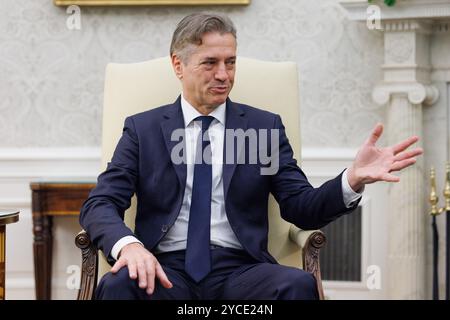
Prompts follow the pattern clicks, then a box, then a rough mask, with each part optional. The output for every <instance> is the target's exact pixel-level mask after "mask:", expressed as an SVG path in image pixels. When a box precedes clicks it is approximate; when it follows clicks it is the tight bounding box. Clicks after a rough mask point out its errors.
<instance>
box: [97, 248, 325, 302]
mask: <svg viewBox="0 0 450 320" xmlns="http://www.w3.org/2000/svg"><path fill="white" fill-rule="evenodd" d="M184 256H185V250H180V251H173V252H165V253H161V254H157V255H156V258H157V259H158V261H159V263H160V264H161V266H162V268H163V270H164V272H165V273H166V275H167V277H168V278H169V280H170V281H171V282H172V284H173V287H172V288H170V289H166V288H164V287H163V286H162V285H161V283H160V282H159V280H158V279H155V289H154V292H153V294H151V295H148V294H147V293H146V291H145V289H141V288H139V286H138V283H137V280H133V279H130V277H129V275H128V268H127V267H124V268H122V269H120V271H119V272H117V273H116V274H112V273H111V272H108V273H107V274H105V275H104V276H103V278H102V279H101V281H100V283H99V285H98V287H97V291H96V299H107V300H110V299H138V300H220V299H223V300H246V299H254V300H313V299H318V298H319V294H318V291H317V285H316V280H315V278H314V276H313V275H312V274H310V273H308V272H306V271H303V270H301V269H297V268H293V267H287V266H283V265H279V264H273V263H262V262H258V261H256V260H255V259H254V258H252V257H251V256H250V255H249V254H248V253H247V252H246V251H244V250H238V249H232V248H221V247H216V248H212V249H211V267H212V269H211V272H210V273H209V274H208V275H207V276H206V277H205V278H204V279H203V280H201V281H200V282H199V283H196V282H195V281H194V280H192V279H191V278H190V277H189V275H188V274H187V273H186V272H185V271H184Z"/></svg>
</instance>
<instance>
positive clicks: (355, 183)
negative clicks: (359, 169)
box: [347, 166, 364, 193]
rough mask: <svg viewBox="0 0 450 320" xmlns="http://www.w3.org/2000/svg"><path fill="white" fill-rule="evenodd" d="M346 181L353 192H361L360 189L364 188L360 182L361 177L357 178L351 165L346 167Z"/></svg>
mask: <svg viewBox="0 0 450 320" xmlns="http://www.w3.org/2000/svg"><path fill="white" fill-rule="evenodd" d="M347 181H348V184H349V185H350V188H352V190H353V191H354V192H356V193H361V190H363V188H364V183H363V182H362V179H358V177H357V175H356V170H355V168H353V166H351V167H350V168H348V169H347Z"/></svg>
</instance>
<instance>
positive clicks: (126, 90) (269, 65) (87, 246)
mask: <svg viewBox="0 0 450 320" xmlns="http://www.w3.org/2000/svg"><path fill="white" fill-rule="evenodd" d="M236 70H237V71H236V77H235V84H234V88H233V90H232V91H231V95H230V98H231V99H232V100H233V101H236V102H241V103H245V104H249V105H251V106H255V107H259V108H263V109H266V110H268V111H271V112H274V113H277V114H279V115H280V116H281V118H282V120H283V123H284V125H285V127H286V134H287V136H288V138H289V141H290V143H291V145H292V148H293V149H294V154H295V157H296V159H298V160H299V159H300V115H299V93H298V76H297V66H296V64H295V63H292V62H265V61H259V60H254V59H248V58H243V57H238V59H237V62H236ZM180 92H181V84H180V82H179V80H178V79H177V78H176V76H175V74H174V72H173V70H172V66H171V63H170V59H169V57H164V58H159V59H155V60H151V61H146V62H142V63H132V64H109V65H108V67H107V69H106V79H105V95H104V108H103V133H102V169H104V168H106V165H107V163H108V162H109V161H110V159H111V157H112V154H113V152H114V149H115V147H116V144H117V142H118V140H119V138H120V136H121V134H122V129H123V123H124V120H125V118H126V117H127V116H129V115H132V114H135V113H138V112H142V111H145V110H148V109H149V108H154V107H158V106H161V105H165V104H168V103H172V102H173V101H175V99H176V98H177V96H178V95H179V94H180ZM135 200H136V199H135V198H134V199H133V200H132V204H131V207H130V208H129V209H128V211H127V213H126V214H125V221H126V223H127V225H128V226H130V227H131V228H132V229H133V228H134V217H135V212H136V201H135ZM76 243H77V246H79V247H80V248H81V249H82V251H83V267H82V278H81V288H80V292H79V295H78V299H91V298H92V296H93V292H94V290H95V286H96V282H97V264H98V255H97V249H96V248H95V247H94V246H93V244H92V243H91V242H90V240H89V236H88V235H87V234H86V233H85V232H84V231H82V232H81V233H80V234H79V235H78V236H77V238H76ZM324 243H325V237H324V235H323V234H322V232H320V231H302V230H299V229H298V228H296V227H295V226H293V225H291V224H289V223H287V222H285V221H284V220H283V219H282V218H281V217H280V212H279V207H278V204H277V203H276V201H275V200H274V198H273V197H272V196H271V197H270V200H269V251H270V253H271V254H272V255H273V256H274V257H275V258H276V259H277V260H278V262H279V263H280V264H284V265H289V266H294V267H299V268H304V269H305V270H306V271H308V272H311V273H313V274H314V275H315V277H316V279H317V284H318V290H319V294H320V297H321V298H323V290H322V283H321V278H320V268H319V249H320V247H322V246H323V244H324ZM99 266H100V267H99V272H98V275H100V276H101V275H103V274H104V273H105V272H107V271H108V270H109V268H110V267H109V265H108V264H107V263H106V260H105V259H104V258H103V257H102V259H100V261H99Z"/></svg>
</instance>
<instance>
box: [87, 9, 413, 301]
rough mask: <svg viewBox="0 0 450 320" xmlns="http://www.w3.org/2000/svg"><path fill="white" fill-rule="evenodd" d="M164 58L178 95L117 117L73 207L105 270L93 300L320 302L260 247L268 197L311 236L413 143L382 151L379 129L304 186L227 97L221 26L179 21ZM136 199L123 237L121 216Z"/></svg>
mask: <svg viewBox="0 0 450 320" xmlns="http://www.w3.org/2000/svg"><path fill="white" fill-rule="evenodd" d="M170 54H171V58H172V65H173V68H174V71H175V74H176V75H177V77H178V78H179V79H180V81H181V83H182V88H183V91H182V94H181V95H180V97H179V98H178V99H177V100H176V101H175V103H173V104H170V105H166V106H162V107H160V108H156V109H153V110H151V111H147V112H143V113H140V114H137V115H134V116H131V117H128V118H127V119H126V120H125V126H124V130H123V135H122V137H121V139H120V141H119V143H118V145H117V147H116V150H115V152H114V155H113V157H112V159H111V162H110V163H109V164H108V167H107V169H106V171H105V172H103V173H102V174H101V175H100V176H99V178H98V184H97V187H96V188H95V189H94V190H93V191H92V192H91V194H90V197H89V199H88V200H87V201H86V202H85V204H84V206H83V208H82V211H81V216H80V222H81V225H82V226H83V227H84V228H85V229H86V230H87V232H88V233H89V234H90V236H91V238H92V239H93V241H94V243H95V244H96V245H97V246H98V247H99V248H100V249H102V250H103V252H104V253H105V256H106V257H107V259H108V261H109V262H110V263H111V264H114V265H113V267H112V269H111V272H109V273H107V274H106V275H105V276H104V277H103V278H102V280H101V282H100V284H99V286H98V289H97V292H96V295H97V298H101V299H205V298H208V299H317V298H318V293H317V288H316V284H315V279H314V277H313V276H312V275H310V274H309V273H306V272H304V271H303V270H300V269H296V268H291V267H286V266H282V265H279V264H277V263H276V261H275V259H274V258H273V257H272V256H271V255H270V254H269V253H268V251H267V241H268V239H267V232H268V212H267V211H268V209H267V206H268V197H269V193H272V194H273V195H274V197H275V199H276V200H277V202H278V203H279V205H280V212H281V215H282V217H283V218H284V219H285V220H287V221H288V222H291V223H293V224H295V225H296V226H298V227H300V228H302V229H315V228H320V227H322V226H324V225H326V224H327V223H329V222H331V221H333V220H334V219H336V218H337V217H339V216H341V215H343V214H345V213H348V212H351V211H352V210H353V209H354V208H355V207H356V206H357V204H358V202H359V200H360V198H361V192H362V190H363V188H364V185H365V184H367V183H373V182H376V181H391V182H396V181H398V180H399V179H398V177H396V176H394V175H392V174H391V172H392V171H398V170H401V169H403V168H405V167H407V166H409V165H411V164H413V163H414V162H415V157H416V156H418V155H420V154H421V153H422V150H421V149H415V150H412V151H405V150H406V149H407V148H408V147H409V146H410V145H412V144H413V143H415V142H416V141H417V140H418V138H417V137H411V138H409V139H407V140H405V141H403V142H401V143H399V144H398V145H396V146H393V147H388V148H382V149H379V148H377V147H375V142H376V141H377V139H378V138H379V136H380V135H381V133H382V126H381V125H377V126H376V127H375V129H374V130H373V132H372V134H371V136H370V137H369V138H368V140H367V141H366V142H365V143H364V144H363V146H362V147H361V148H360V150H359V152H358V154H357V156H356V159H355V161H354V162H353V164H352V166H351V167H350V168H348V169H346V170H345V171H344V172H343V173H341V174H340V175H339V176H338V177H336V178H334V179H332V180H330V181H328V182H326V183H324V184H323V185H322V186H321V187H319V188H313V187H312V186H311V185H310V184H309V182H308V181H307V178H306V176H305V175H304V173H303V172H302V170H301V169H300V168H299V167H298V166H297V163H296V160H295V159H294V158H293V152H292V149H291V146H290V145H289V141H288V138H287V137H286V134H285V130H284V127H283V124H282V121H281V118H280V117H279V116H278V115H276V114H272V113H270V112H266V111H262V110H259V109H256V108H253V107H250V106H247V105H243V104H239V103H235V102H232V101H231V100H230V99H229V98H228V95H229V93H230V91H231V89H232V87H233V81H234V73H235V62H236V30H235V28H234V26H233V24H232V22H231V21H230V20H229V19H228V18H226V17H222V16H218V15H211V14H193V15H189V16H187V17H185V18H184V19H183V20H182V21H181V22H180V23H179V24H178V26H177V28H176V30H175V32H174V35H173V39H172V44H171V49H170ZM229 133H231V134H229ZM252 133H255V135H254V137H256V138H255V139H253V140H252V139H251V138H250V136H252ZM261 133H262V136H261ZM236 140H239V141H240V142H239V143H234V142H236ZM230 142H231V143H230ZM261 154H266V155H269V159H270V162H267V161H265V160H266V159H264V158H262V157H259V158H258V157H255V155H259V156H260V155H261ZM225 159H226V160H225ZM222 160H225V161H222ZM135 193H136V195H137V200H138V208H137V215H136V228H135V231H134V232H132V231H131V230H130V229H129V228H128V227H127V226H126V225H125V224H124V222H123V215H124V212H125V210H126V209H127V208H128V207H129V206H130V200H131V197H132V196H133V194H135Z"/></svg>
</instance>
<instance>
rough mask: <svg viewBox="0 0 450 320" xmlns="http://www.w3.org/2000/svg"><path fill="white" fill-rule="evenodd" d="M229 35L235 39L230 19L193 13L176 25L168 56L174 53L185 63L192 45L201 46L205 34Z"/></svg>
mask: <svg viewBox="0 0 450 320" xmlns="http://www.w3.org/2000/svg"><path fill="white" fill-rule="evenodd" d="M209 32H218V33H220V34H225V33H231V34H232V35H233V36H234V38H236V28H235V26H234V24H233V22H232V21H231V19H230V18H228V17H226V16H221V15H218V14H210V13H193V14H190V15H188V16H186V17H184V18H183V19H182V20H181V21H180V22H179V23H178V25H177V28H176V29H175V31H174V33H173V36H172V43H171V44H170V55H171V56H172V55H173V54H174V53H176V54H177V55H178V56H179V58H180V59H181V61H183V63H185V64H186V63H187V61H188V60H189V57H190V55H191V53H192V51H193V48H192V45H197V46H199V45H201V44H202V37H203V35H204V34H205V33H209Z"/></svg>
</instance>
